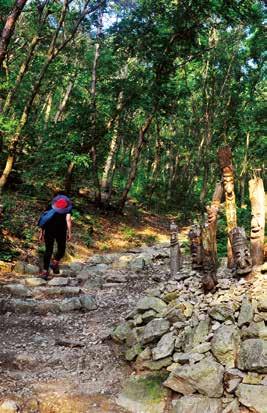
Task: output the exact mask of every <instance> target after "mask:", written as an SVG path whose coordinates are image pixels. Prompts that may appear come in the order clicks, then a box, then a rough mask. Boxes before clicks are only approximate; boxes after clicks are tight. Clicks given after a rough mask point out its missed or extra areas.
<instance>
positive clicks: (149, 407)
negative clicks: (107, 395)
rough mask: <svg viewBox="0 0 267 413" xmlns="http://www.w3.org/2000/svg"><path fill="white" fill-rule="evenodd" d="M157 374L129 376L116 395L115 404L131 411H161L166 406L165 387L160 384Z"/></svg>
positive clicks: (150, 412) (159, 377) (133, 412)
mask: <svg viewBox="0 0 267 413" xmlns="http://www.w3.org/2000/svg"><path fill="white" fill-rule="evenodd" d="M161 382H162V378H161V376H159V375H155V376H154V375H152V376H151V375H149V376H146V377H131V378H130V379H128V380H126V383H125V385H124V388H123V390H122V392H121V393H120V395H119V396H118V399H117V400H116V401H117V404H118V405H120V406H122V407H124V408H125V409H127V411H129V412H131V413H141V412H145V413H163V412H164V410H165V407H166V398H167V389H164V387H162V386H161Z"/></svg>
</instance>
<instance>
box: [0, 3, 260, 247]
mask: <svg viewBox="0 0 267 413" xmlns="http://www.w3.org/2000/svg"><path fill="white" fill-rule="evenodd" d="M104 3H105V4H103V3H102V2H94V3H93V4H95V5H96V6H98V9H96V11H95V12H92V13H89V14H88V16H87V17H86V20H84V21H82V22H81V25H80V26H79V28H78V30H77V33H76V34H75V35H74V36H73V37H72V40H71V41H69V42H67V44H66V45H65V47H61V45H63V46H64V41H65V40H66V39H67V38H68V36H71V35H72V30H73V28H74V27H75V23H76V22H77V18H78V16H79V7H81V8H82V7H83V5H84V3H83V2H79V3H77V4H76V6H77V7H76V6H75V8H74V7H70V8H68V9H67V11H66V19H65V21H64V23H63V25H62V28H64V30H63V29H62V30H60V31H59V33H57V34H56V30H57V28H58V22H59V19H60V15H61V10H62V4H63V3H62V2H58V1H56V0H51V1H49V2H47V3H44V4H43V7H44V9H43V15H42V16H43V17H44V16H46V15H47V16H48V17H47V18H44V19H43V20H42V19H41V18H40V4H39V3H38V2H37V1H35V0H34V1H32V2H28V4H27V6H26V8H27V12H25V13H23V15H22V18H21V19H19V20H18V22H17V25H16V30H15V32H14V34H13V36H12V38H11V42H10V45H9V49H10V53H9V55H8V60H6V61H5V70H3V71H2V72H1V75H0V76H1V78H0V106H1V107H3V106H4V103H5V101H6V99H7V98H8V94H9V92H14V94H13V97H12V100H11V104H10V107H9V108H8V110H6V111H5V112H4V111H2V112H1V114H0V169H1V172H2V171H3V169H4V167H5V162H6V159H7V155H8V153H9V152H10V150H11V149H12V148H11V147H10V144H12V143H14V142H15V148H14V149H15V154H16V159H15V164H14V165H13V168H12V173H11V175H10V177H9V181H8V185H10V189H12V190H15V191H16V190H18V189H19V190H20V191H21V192H23V193H24V194H26V195H29V196H35V195H36V194H37V195H38V196H37V198H38V199H39V198H40V197H42V198H46V197H49V196H50V195H51V191H52V190H53V189H55V188H61V189H62V188H64V187H65V185H66V181H67V179H66V178H67V176H68V178H70V177H71V179H69V181H68V183H69V185H68V186H71V188H70V190H71V191H72V192H73V193H76V192H77V191H78V190H79V189H80V188H83V187H86V188H88V189H89V193H90V198H91V199H90V201H92V200H93V198H94V194H96V198H97V194H98V192H99V186H101V180H102V179H103V176H104V175H103V173H104V171H105V170H106V169H107V167H108V165H109V166H110V168H109V173H108V178H109V188H107V193H110V199H109V204H112V206H116V204H120V202H121V201H122V195H123V194H124V192H125V191H126V192H128V196H129V197H130V198H132V200H133V201H134V202H135V203H137V204H141V205H142V207H143V208H149V209H151V210H153V211H155V212H158V213H172V214H173V215H177V218H178V221H180V222H187V221H192V220H193V219H194V218H195V217H196V216H197V215H198V214H201V212H203V210H204V205H205V203H207V202H208V201H209V200H210V199H211V196H212V191H213V188H214V185H215V182H216V181H217V180H218V179H220V171H219V168H218V162H217V150H218V148H219V147H220V146H221V145H224V144H229V145H230V146H231V148H232V152H233V163H234V165H235V175H236V182H237V183H238V182H239V181H240V179H241V178H242V177H245V179H246V180H247V179H248V177H249V176H250V174H251V173H252V172H253V170H254V169H255V168H263V167H264V158H263V154H264V149H265V146H266V134H264V121H265V111H264V104H263V101H264V85H265V83H264V78H265V70H266V69H265V67H264V53H265V43H264V40H265V38H264V34H265V33H264V6H263V3H262V2H261V1H258V0H256V1H254V2H251V1H250V0H244V1H242V2H237V1H233V2H228V3H227V7H225V2H223V1H218V0H211V1H208V2H207V1H206V0H199V1H195V2H179V1H167V0H160V1H154V0H146V1H143V0H137V1H134V2H132V1H130V2H128V1H127V2H124V1H123V2H115V4H114V2H110V1H107V2H104ZM12 6H13V2H11V1H10V0H0V29H1V28H2V27H3V25H4V23H5V20H6V17H7V15H8V14H9V12H10V10H11V8H12ZM101 14H103V16H102V17H103V21H104V26H103V27H102V28H101V33H100V34H99V29H100V27H99V25H98V19H99V16H100V15H101ZM41 21H42V23H41ZM108 21H109V22H110V23H108V24H107V23H106V22H108ZM35 36H37V37H39V40H38V43H37V44H36V47H35V49H31V42H32V40H33V39H34V37H35ZM54 36H55V38H56V46H57V47H58V49H57V52H58V53H56V55H55V58H54V59H53V61H52V62H51V64H48V63H49V61H48V60H47V57H48V56H49V53H50V52H49V50H50V45H51V42H52V39H53V37H54ZM52 43H53V42H52ZM96 44H99V50H98V51H99V57H98V56H97V55H96V50H97V48H96ZM97 57H98V59H96V58H97ZM28 59H29V60H28ZM95 59H96V60H97V61H95V63H96V65H95V66H94V60H95ZM26 62H27V64H26V66H23V65H24V64H25V63H26ZM23 67H24V68H25V70H26V72H25V74H24V75H23V76H21V74H22V72H21V70H22V69H23ZM94 67H96V71H95V72H94ZM40 74H41V77H40ZM19 76H21V77H19ZM16 79H17V80H16ZM18 79H20V82H19V83H17V82H18ZM93 80H95V82H96V83H95V85H94V82H93ZM92 86H95V92H94V87H92ZM14 87H15V89H14ZM34 91H36V93H33V92H34ZM59 113H60V115H59ZM22 115H23V116H22ZM58 115H59V116H58ZM150 116H152V120H151V123H149V122H148V120H150ZM147 125H148V126H147ZM16 131H18V134H16ZM142 133H143V134H144V137H143V140H142V141H140V139H141V137H142ZM111 155H112V156H111ZM111 158H112V159H111ZM108 161H109V163H108ZM71 166H73V170H72V172H71V174H69V175H67V171H69V170H70V167H71ZM135 167H136V168H135ZM102 183H103V182H102ZM68 190H69V188H68ZM246 190H247V189H246ZM102 192H103V191H102ZM240 197H241V190H240V188H237V199H240ZM5 202H6V206H5V217H4V223H3V225H4V226H5V228H6V229H7V231H9V232H10V233H11V234H12V235H15V236H17V237H20V238H23V239H24V241H25V242H26V243H28V244H31V243H32V241H33V238H34V236H33V234H31V233H30V232H29V230H28V229H27V227H25V225H24V224H25V221H27V218H26V217H25V216H23V213H22V214H21V217H19V216H17V218H15V219H11V220H10V219H9V216H12V213H13V207H12V205H8V200H6V201H5ZM246 214H248V213H246V212H245V211H238V219H239V222H240V223H241V224H242V225H243V222H244V226H245V228H246V229H247V230H248V228H249V220H248V216H247V215H246ZM73 218H74V220H75V222H76V224H77V225H80V226H81V228H82V225H84V224H85V225H91V230H90V234H89V235H88V238H86V239H85V243H86V244H87V245H90V244H91V243H92V242H93V241H92V239H91V238H92V237H93V234H94V233H97V235H99V236H100V234H101V232H102V230H103V228H102V226H101V223H99V222H98V221H97V220H94V218H93V217H92V216H85V215H84V214H83V213H82V212H80V209H77V210H74V211H73ZM123 236H124V238H125V239H127V240H129V241H131V240H135V241H136V242H138V240H139V242H141V241H142V240H141V238H140V237H138V236H137V234H136V233H135V232H134V230H130V229H129V228H128V229H127V228H124V229H123ZM148 241H149V240H148ZM151 242H152V240H151ZM225 244H226V234H225V231H224V225H223V223H222V222H221V223H219V252H220V254H224V253H225V251H226V247H225Z"/></svg>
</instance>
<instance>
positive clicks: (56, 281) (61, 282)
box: [48, 277, 69, 287]
mask: <svg viewBox="0 0 267 413" xmlns="http://www.w3.org/2000/svg"><path fill="white" fill-rule="evenodd" d="M68 283H69V280H68V278H62V277H54V278H52V280H50V281H48V285H51V286H56V287H63V286H65V285H68Z"/></svg>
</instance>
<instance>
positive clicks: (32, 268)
mask: <svg viewBox="0 0 267 413" xmlns="http://www.w3.org/2000/svg"><path fill="white" fill-rule="evenodd" d="M39 271H40V270H39V267H38V266H37V265H34V264H25V268H24V272H25V273H26V274H38V272H39Z"/></svg>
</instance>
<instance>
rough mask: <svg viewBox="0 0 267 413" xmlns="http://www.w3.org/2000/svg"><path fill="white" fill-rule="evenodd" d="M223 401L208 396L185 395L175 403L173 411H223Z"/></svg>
mask: <svg viewBox="0 0 267 413" xmlns="http://www.w3.org/2000/svg"><path fill="white" fill-rule="evenodd" d="M221 412H222V402H221V400H219V399H211V398H209V397H206V396H200V395H193V396H183V397H181V399H179V400H178V401H177V402H176V404H175V405H174V407H173V409H172V410H171V413H221Z"/></svg>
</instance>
